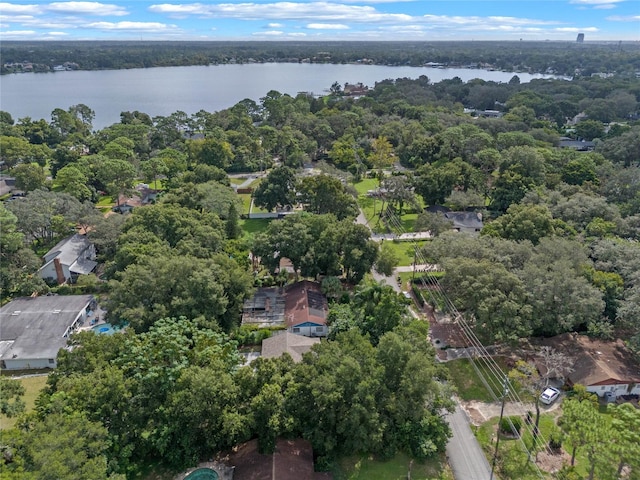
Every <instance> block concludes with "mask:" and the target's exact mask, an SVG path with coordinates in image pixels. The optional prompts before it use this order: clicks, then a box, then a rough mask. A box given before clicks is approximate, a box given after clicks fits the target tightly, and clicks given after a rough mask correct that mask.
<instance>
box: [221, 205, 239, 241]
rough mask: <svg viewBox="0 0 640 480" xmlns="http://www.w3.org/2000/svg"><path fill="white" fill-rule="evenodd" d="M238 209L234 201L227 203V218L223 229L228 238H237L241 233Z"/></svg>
mask: <svg viewBox="0 0 640 480" xmlns="http://www.w3.org/2000/svg"><path fill="white" fill-rule="evenodd" d="M238 218H239V217H238V209H237V207H236V205H235V204H234V203H232V204H231V205H229V211H228V213H227V219H226V221H225V223H224V230H225V233H226V234H227V238H228V239H234V238H238V237H239V236H240V235H241V234H242V229H241V228H240V224H239V223H238Z"/></svg>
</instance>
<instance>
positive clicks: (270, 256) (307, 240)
mask: <svg viewBox="0 0 640 480" xmlns="http://www.w3.org/2000/svg"><path fill="white" fill-rule="evenodd" d="M312 241H313V237H312V236H311V234H310V232H309V228H308V226H307V224H306V222H305V218H304V217H301V216H300V215H289V216H287V217H285V218H283V219H282V220H280V221H277V222H271V223H270V224H269V227H268V228H267V230H266V232H264V233H261V234H258V235H256V237H255V238H254V242H253V247H252V252H253V253H254V255H257V256H258V257H260V258H261V262H262V264H263V265H264V266H265V267H267V268H268V269H269V270H270V271H272V272H273V271H275V269H276V268H278V267H279V266H280V260H281V259H282V258H288V259H289V260H290V261H291V263H292V264H293V268H294V271H295V272H296V277H297V275H298V270H299V269H300V268H301V266H302V262H303V258H304V257H305V256H306V255H307V253H308V252H309V251H310V250H311V244H312Z"/></svg>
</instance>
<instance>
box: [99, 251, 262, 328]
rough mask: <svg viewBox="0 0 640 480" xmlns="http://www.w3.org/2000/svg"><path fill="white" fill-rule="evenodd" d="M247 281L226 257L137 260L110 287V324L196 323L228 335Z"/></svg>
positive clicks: (175, 256) (234, 322)
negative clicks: (172, 320) (168, 319)
mask: <svg viewBox="0 0 640 480" xmlns="http://www.w3.org/2000/svg"><path fill="white" fill-rule="evenodd" d="M251 284H252V282H251V278H250V277H249V275H248V274H247V273H246V272H245V271H244V270H243V269H241V268H240V267H239V266H238V264H237V263H236V262H235V261H234V260H232V259H230V258H228V256H226V255H224V254H218V255H215V256H213V257H212V258H211V259H209V260H204V259H198V258H195V257H191V256H178V255H175V254H174V255H172V256H166V257H141V258H140V259H139V260H138V262H137V263H136V264H133V265H129V267H128V268H127V269H126V270H125V271H124V272H122V273H120V274H119V275H118V277H117V280H112V281H111V283H110V289H111V296H110V298H109V301H108V302H107V309H108V314H107V315H108V319H109V321H110V322H112V323H113V324H115V325H122V324H126V323H128V324H129V325H130V326H131V328H133V329H134V330H135V331H138V332H143V331H146V330H148V329H149V328H150V327H151V326H152V325H153V324H154V323H155V322H156V321H157V320H158V319H160V318H165V317H169V316H171V317H180V316H184V317H186V318H190V319H194V320H195V321H197V323H198V325H201V326H206V327H209V328H212V329H218V328H223V329H225V330H229V329H231V328H232V327H233V325H235V324H237V322H238V319H239V316H240V312H241V307H242V302H243V301H244V299H245V297H246V296H247V295H248V294H249V292H250V289H251Z"/></svg>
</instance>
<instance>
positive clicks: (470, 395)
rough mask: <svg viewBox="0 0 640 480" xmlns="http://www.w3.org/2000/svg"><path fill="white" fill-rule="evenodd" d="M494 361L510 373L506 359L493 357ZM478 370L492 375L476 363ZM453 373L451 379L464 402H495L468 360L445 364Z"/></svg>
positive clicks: (480, 364) (462, 359)
mask: <svg viewBox="0 0 640 480" xmlns="http://www.w3.org/2000/svg"><path fill="white" fill-rule="evenodd" d="M493 360H494V361H495V362H496V363H497V364H498V366H499V367H500V368H501V369H502V371H503V372H504V373H507V372H508V371H509V367H508V366H507V365H506V361H505V359H504V357H493ZM476 364H477V365H478V368H479V370H480V371H481V372H483V374H484V375H485V376H487V375H490V372H489V371H487V370H486V368H485V367H483V366H482V363H481V362H476ZM445 365H446V366H447V368H448V369H449V373H451V379H452V381H453V384H454V385H455V387H456V389H457V390H458V396H459V397H460V398H461V399H462V400H478V401H481V402H493V401H494V399H493V397H492V396H491V394H490V393H489V391H487V388H486V387H485V385H484V383H482V381H481V380H480V377H479V376H478V373H477V372H476V370H475V368H473V365H472V364H471V361H470V360H469V359H468V358H461V359H459V360H453V361H451V362H447V363H445Z"/></svg>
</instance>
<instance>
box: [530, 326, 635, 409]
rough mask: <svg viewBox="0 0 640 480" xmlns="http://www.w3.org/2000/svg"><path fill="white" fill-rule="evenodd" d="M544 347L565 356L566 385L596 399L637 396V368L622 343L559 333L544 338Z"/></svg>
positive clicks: (620, 341)
mask: <svg viewBox="0 0 640 480" xmlns="http://www.w3.org/2000/svg"><path fill="white" fill-rule="evenodd" d="M544 344H545V345H548V346H551V347H553V348H555V349H556V350H558V351H561V352H563V353H565V354H566V355H567V356H568V358H569V359H570V360H571V361H572V364H571V367H572V369H573V370H572V371H571V372H570V373H569V374H568V375H567V378H566V381H567V384H568V385H570V386H571V385H575V384H580V385H584V386H585V387H586V389H587V391H588V392H591V393H595V394H596V395H598V396H599V397H604V396H605V394H609V395H612V396H613V397H614V398H618V397H620V396H622V395H640V365H639V364H638V362H636V361H635V359H634V358H633V356H632V355H631V353H630V352H629V351H628V350H627V349H626V347H625V345H624V342H623V341H622V340H618V341H614V342H609V341H603V340H596V339H591V338H589V337H587V336H585V335H578V334H577V333H563V334H562V335H557V336H555V337H553V338H549V339H546V340H545V341H544ZM539 369H540V368H539ZM541 373H542V372H541Z"/></svg>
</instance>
